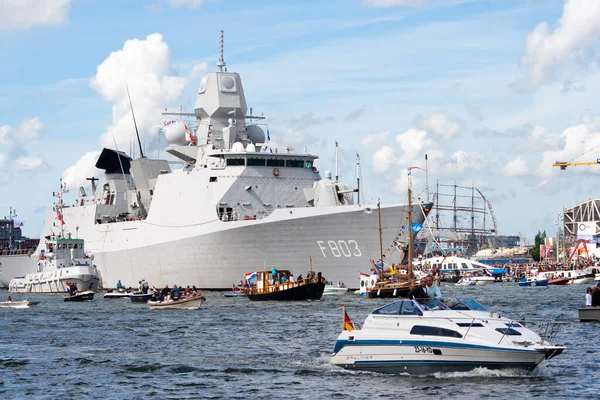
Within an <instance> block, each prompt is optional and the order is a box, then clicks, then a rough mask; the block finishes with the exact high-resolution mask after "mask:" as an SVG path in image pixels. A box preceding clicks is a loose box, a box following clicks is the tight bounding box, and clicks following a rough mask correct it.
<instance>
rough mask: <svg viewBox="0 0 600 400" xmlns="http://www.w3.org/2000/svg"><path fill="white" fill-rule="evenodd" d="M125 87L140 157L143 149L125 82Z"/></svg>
mask: <svg viewBox="0 0 600 400" xmlns="http://www.w3.org/2000/svg"><path fill="white" fill-rule="evenodd" d="M125 88H126V89H127V97H128V98H129V107H130V108H131V116H132V117H133V126H135V134H136V136H137V141H138V146H140V155H141V156H142V158H144V150H142V142H141V141H140V132H139V131H138V127H137V123H136V122H135V114H134V113H133V104H131V96H130V95H129V87H128V86H127V84H125ZM113 139H114V138H113Z"/></svg>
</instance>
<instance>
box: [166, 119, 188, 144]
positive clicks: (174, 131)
mask: <svg viewBox="0 0 600 400" xmlns="http://www.w3.org/2000/svg"><path fill="white" fill-rule="evenodd" d="M165 139H167V142H169V144H174V145H178V144H179V145H185V144H187V143H186V140H185V124H184V123H183V122H172V123H171V124H170V125H169V126H167V129H165Z"/></svg>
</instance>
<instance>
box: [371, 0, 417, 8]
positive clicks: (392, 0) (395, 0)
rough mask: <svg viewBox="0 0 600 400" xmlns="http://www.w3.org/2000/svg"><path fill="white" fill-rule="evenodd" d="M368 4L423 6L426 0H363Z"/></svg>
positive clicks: (378, 5) (374, 5) (380, 5)
mask: <svg viewBox="0 0 600 400" xmlns="http://www.w3.org/2000/svg"><path fill="white" fill-rule="evenodd" d="M363 2H364V3H365V4H367V5H370V6H373V7H393V6H413V7H418V6H422V5H423V3H424V0H363Z"/></svg>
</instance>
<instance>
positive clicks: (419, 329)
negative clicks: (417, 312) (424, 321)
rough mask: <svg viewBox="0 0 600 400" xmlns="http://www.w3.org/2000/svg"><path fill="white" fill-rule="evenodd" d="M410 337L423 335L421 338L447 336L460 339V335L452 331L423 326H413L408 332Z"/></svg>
mask: <svg viewBox="0 0 600 400" xmlns="http://www.w3.org/2000/svg"><path fill="white" fill-rule="evenodd" d="M410 334H411V335H423V336H447V337H455V338H459V339H460V338H462V335H461V334H460V333H458V332H456V331H453V330H452V329H446V328H438V327H437V326H425V325H415V326H413V327H412V329H411V330H410Z"/></svg>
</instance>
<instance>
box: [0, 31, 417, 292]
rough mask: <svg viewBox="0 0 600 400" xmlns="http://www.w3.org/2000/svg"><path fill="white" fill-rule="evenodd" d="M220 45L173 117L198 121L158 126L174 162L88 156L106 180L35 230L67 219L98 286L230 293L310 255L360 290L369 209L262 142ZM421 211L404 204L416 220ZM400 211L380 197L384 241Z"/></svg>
mask: <svg viewBox="0 0 600 400" xmlns="http://www.w3.org/2000/svg"><path fill="white" fill-rule="evenodd" d="M220 44H221V46H220V57H219V61H218V63H217V65H218V67H219V71H218V72H210V73H207V74H205V75H204V76H203V77H202V80H201V83H200V88H199V90H198V96H197V99H196V104H195V107H194V112H193V113H179V114H178V115H183V116H188V117H192V118H194V119H195V126H192V125H191V124H190V125H188V124H186V123H183V122H179V123H177V122H174V121H165V125H168V126H167V128H166V130H165V137H166V139H167V141H168V145H167V147H166V149H165V150H166V152H167V153H169V154H170V155H172V156H174V157H176V158H177V159H178V160H179V161H180V162H181V163H182V164H183V167H182V168H180V169H173V170H172V169H171V164H170V163H169V162H168V161H167V160H166V159H150V158H148V157H146V156H145V155H144V154H143V152H142V148H141V145H140V153H141V157H139V158H137V159H133V158H131V157H129V156H128V155H126V154H125V153H123V152H121V151H117V150H113V149H108V148H105V149H104V150H103V151H102V153H101V154H100V156H99V158H98V161H97V163H96V167H97V168H99V169H101V170H103V171H104V174H103V176H100V177H90V181H91V186H92V188H91V191H88V190H86V188H84V187H82V188H80V195H79V196H78V198H77V200H76V202H75V204H74V205H73V206H71V207H64V209H63V213H62V220H61V221H60V222H58V221H57V219H56V215H55V213H54V212H52V211H50V212H49V213H48V216H47V218H46V221H45V224H44V228H43V231H42V237H44V236H47V235H50V234H51V232H52V231H53V230H54V231H55V230H56V226H57V223H60V224H62V223H63V222H64V229H65V231H66V232H70V233H72V234H73V237H77V238H82V239H84V240H85V245H86V249H87V251H88V252H89V253H90V254H91V255H93V256H94V264H95V265H96V266H97V267H98V271H99V274H100V278H101V283H102V285H103V286H104V287H114V286H115V283H116V282H117V281H118V280H121V282H122V283H123V284H124V285H125V286H135V285H136V284H137V282H138V281H139V280H141V279H145V280H146V281H148V282H151V283H152V284H154V285H155V286H158V285H164V284H169V285H173V284H178V285H188V284H189V285H195V286H197V287H199V288H205V289H227V288H230V287H231V283H232V282H237V281H238V280H239V277H240V276H243V275H244V273H246V272H248V271H255V270H256V269H257V268H260V267H264V266H265V265H268V266H271V265H275V266H282V267H283V266H285V268H288V269H297V268H304V267H305V266H306V264H307V262H308V260H309V258H310V257H311V256H312V259H313V264H314V267H315V269H316V270H319V271H321V272H322V273H323V275H324V276H327V277H328V278H329V279H331V280H334V281H338V280H339V281H344V282H348V283H349V286H352V287H358V276H359V272H360V271H361V270H364V269H365V268H368V267H369V266H370V260H371V259H376V258H377V257H379V256H380V246H379V240H378V239H379V238H378V237H377V235H376V234H375V232H377V230H378V215H377V214H378V213H377V211H376V206H375V205H366V204H360V201H359V200H357V199H358V196H355V195H354V194H355V193H356V192H357V190H358V189H355V188H354V187H353V186H350V185H346V184H343V183H341V182H338V181H337V180H336V179H332V177H331V174H330V173H326V174H325V177H322V176H321V175H320V173H319V171H318V170H317V168H316V167H315V161H316V160H317V159H318V157H317V156H316V155H313V154H310V153H308V152H306V151H305V152H295V151H293V150H292V149H291V148H289V147H286V148H285V149H277V148H272V147H271V146H270V134H269V131H268V128H267V127H266V125H265V124H264V121H262V117H255V116H252V115H251V114H250V115H248V113H247V111H248V108H247V105H246V99H245V95H244V89H243V86H242V81H241V78H240V76H239V74H237V73H234V72H228V71H227V68H226V64H225V61H224V57H223V36H222V33H221V42H220ZM171 115H172V114H171ZM171 115H167V117H171ZM171 118H172V117H171ZM138 138H139V136H138ZM138 142H139V139H138ZM355 200H356V201H355ZM421 208H422V207H421V205H420V204H415V205H413V206H412V215H413V220H414V221H415V222H419V223H422V222H423V220H424V218H425V213H423V211H422V209H421ZM407 211H408V206H407V205H406V204H381V221H382V225H381V236H382V238H381V240H382V241H383V243H386V244H387V243H389V244H392V243H393V242H395V241H396V242H397V241H399V240H400V241H402V240H404V238H405V237H406V236H404V237H401V235H400V233H401V227H402V225H403V223H404V221H405V219H406V217H407ZM41 247H42V246H40V247H38V250H37V252H38V253H39V252H40V251H41V249H42V248H41ZM1 261H2V262H5V260H4V259H2V260H1ZM31 268H33V269H35V262H34V265H32V266H31ZM11 278H12V277H6V276H1V277H0V281H7V279H8V280H10V279H11Z"/></svg>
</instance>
